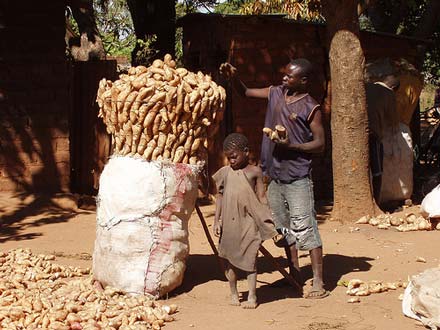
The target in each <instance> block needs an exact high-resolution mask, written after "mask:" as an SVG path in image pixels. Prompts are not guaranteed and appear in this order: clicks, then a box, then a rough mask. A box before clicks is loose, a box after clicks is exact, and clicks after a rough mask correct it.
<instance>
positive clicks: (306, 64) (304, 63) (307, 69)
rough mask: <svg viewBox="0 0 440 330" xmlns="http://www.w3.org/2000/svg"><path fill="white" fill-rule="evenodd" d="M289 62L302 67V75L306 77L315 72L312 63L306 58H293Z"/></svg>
mask: <svg viewBox="0 0 440 330" xmlns="http://www.w3.org/2000/svg"><path fill="white" fill-rule="evenodd" d="M289 64H290V65H294V66H297V67H299V68H300V69H301V75H302V76H304V77H309V76H310V75H311V74H312V72H313V65H312V63H310V61H309V60H307V59H305V58H296V59H294V60H291V61H290V63H289Z"/></svg>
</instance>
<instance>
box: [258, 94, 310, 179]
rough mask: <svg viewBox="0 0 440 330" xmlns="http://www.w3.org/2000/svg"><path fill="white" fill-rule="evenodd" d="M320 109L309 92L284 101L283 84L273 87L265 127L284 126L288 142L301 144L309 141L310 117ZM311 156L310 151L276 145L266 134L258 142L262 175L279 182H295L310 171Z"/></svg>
mask: <svg viewBox="0 0 440 330" xmlns="http://www.w3.org/2000/svg"><path fill="white" fill-rule="evenodd" d="M318 108H319V104H318V102H316V101H315V100H314V99H313V98H312V97H311V96H310V95H309V94H305V95H304V96H302V97H300V98H299V99H297V100H295V101H293V102H289V103H286V100H285V97H284V88H283V86H272V87H271V88H270V91H269V100H268V105H267V111H266V119H265V121H264V126H265V127H269V128H271V129H274V128H275V125H283V126H284V127H285V128H286V130H287V136H288V138H289V141H290V143H292V144H302V143H306V142H309V141H312V139H313V135H312V131H311V130H310V125H309V124H310V119H311V117H312V115H313V113H314V112H315V111H316V110H317V109H318ZM311 162H312V157H311V154H310V153H305V152H299V151H293V150H289V151H286V150H285V149H284V150H283V149H282V148H280V147H278V146H276V144H275V143H274V142H272V141H271V140H270V139H269V138H268V137H267V136H266V135H263V141H262V144H261V167H262V169H263V172H264V174H265V175H268V176H269V177H271V178H272V179H277V180H281V181H294V180H297V179H301V178H304V177H306V176H308V175H309V174H310V170H311Z"/></svg>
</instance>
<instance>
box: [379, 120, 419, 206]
mask: <svg viewBox="0 0 440 330" xmlns="http://www.w3.org/2000/svg"><path fill="white" fill-rule="evenodd" d="M382 144H383V149H384V156H383V174H382V186H381V190H380V200H381V202H387V201H399V200H405V199H409V198H411V195H412V192H413V158H414V156H413V144H412V139H411V133H410V130H409V127H408V126H406V125H405V124H402V123H400V124H399V129H398V130H397V131H395V132H393V131H392V130H387V131H386V132H385V134H384V137H383V139H382Z"/></svg>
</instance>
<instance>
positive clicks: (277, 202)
mask: <svg viewBox="0 0 440 330" xmlns="http://www.w3.org/2000/svg"><path fill="white" fill-rule="evenodd" d="M268 201H269V205H270V208H271V210H272V214H273V217H274V222H275V226H276V228H277V229H278V230H279V231H281V232H284V233H286V235H285V237H286V241H287V244H288V245H289V246H290V245H293V244H295V245H296V248H297V249H298V250H306V251H310V250H313V249H315V248H318V247H320V246H322V241H321V236H320V235H319V232H318V223H317V221H316V213H315V205H314V198H313V183H312V180H311V179H310V178H309V177H306V178H302V179H298V180H295V181H293V182H291V183H281V182H278V181H274V180H272V181H271V182H270V184H269V187H268Z"/></svg>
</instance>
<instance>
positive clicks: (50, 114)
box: [0, 0, 71, 191]
mask: <svg viewBox="0 0 440 330" xmlns="http://www.w3.org/2000/svg"><path fill="white" fill-rule="evenodd" d="M64 10H65V5H64V3H63V1H45V2H44V6H42V3H41V2H39V1H26V2H25V3H23V2H18V1H11V0H3V1H1V3H0V40H1V41H0V190H39V189H43V190H50V191H67V190H68V189H69V177H70V153H69V150H70V144H69V107H70V99H71V98H70V94H69V93H70V88H69V84H70V80H69V79H68V77H69V75H70V69H69V65H68V63H67V61H66V56H65V42H64V34H65V14H64Z"/></svg>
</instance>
